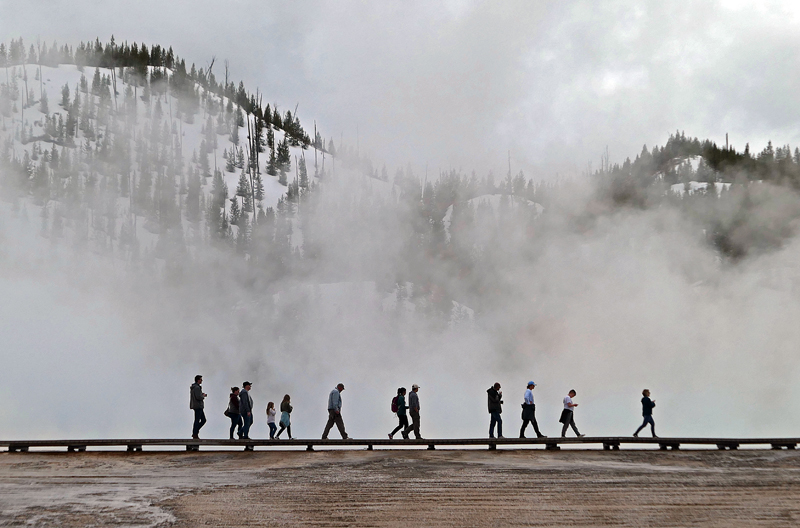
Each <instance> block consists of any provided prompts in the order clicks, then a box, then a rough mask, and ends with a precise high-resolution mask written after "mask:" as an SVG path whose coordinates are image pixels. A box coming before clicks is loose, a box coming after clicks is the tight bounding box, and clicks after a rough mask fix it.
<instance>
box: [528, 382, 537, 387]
mask: <svg viewBox="0 0 800 528" xmlns="http://www.w3.org/2000/svg"><path fill="white" fill-rule="evenodd" d="M531 385H533V386H534V387H535V386H536V382H535V381H529V382H528V386H529V387H530V386H531Z"/></svg>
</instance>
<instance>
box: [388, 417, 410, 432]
mask: <svg viewBox="0 0 800 528" xmlns="http://www.w3.org/2000/svg"><path fill="white" fill-rule="evenodd" d="M397 419H398V420H399V421H400V423H399V424H398V425H397V427H395V428H394V430H392V432H391V433H389V435H391V436H394V435H395V433H397V431H399V430H400V429H403V438H408V435H407V434H406V431H405V428H406V427H408V416H406V415H405V414H398V415H397Z"/></svg>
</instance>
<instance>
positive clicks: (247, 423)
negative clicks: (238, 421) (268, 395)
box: [242, 413, 253, 438]
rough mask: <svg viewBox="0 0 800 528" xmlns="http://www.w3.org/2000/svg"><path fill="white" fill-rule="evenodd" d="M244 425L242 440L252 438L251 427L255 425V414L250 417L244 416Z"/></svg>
mask: <svg viewBox="0 0 800 528" xmlns="http://www.w3.org/2000/svg"><path fill="white" fill-rule="evenodd" d="M242 419H243V420H244V425H242V438H250V426H251V425H253V413H250V416H248V415H246V414H245V415H243V416H242Z"/></svg>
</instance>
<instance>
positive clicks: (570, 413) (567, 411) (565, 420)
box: [558, 389, 586, 438]
mask: <svg viewBox="0 0 800 528" xmlns="http://www.w3.org/2000/svg"><path fill="white" fill-rule="evenodd" d="M577 394H578V393H577V392H575V389H572V390H571V391H569V394H567V395H566V396H565V397H564V410H563V411H561V418H559V420H558V421H559V422H561V423H562V424H564V427H562V428H561V438H564V437H565V436H567V427H570V426H572V430H573V431H575V435H576V436H577V437H578V438H580V437H583V436H586V435H582V434H581V433H580V432H578V428H577V427H576V426H575V416H574V412H575V411H574V410H573V409H575V407H577V406H578V404H577V403H573V401H572V398H574V397H575V396H576V395H577Z"/></svg>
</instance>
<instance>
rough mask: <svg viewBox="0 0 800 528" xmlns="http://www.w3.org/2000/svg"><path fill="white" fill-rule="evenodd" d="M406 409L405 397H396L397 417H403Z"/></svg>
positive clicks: (400, 395)
mask: <svg viewBox="0 0 800 528" xmlns="http://www.w3.org/2000/svg"><path fill="white" fill-rule="evenodd" d="M406 409H408V405H406V397H405V396H404V395H402V394H398V395H397V416H405V415H406Z"/></svg>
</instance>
